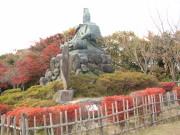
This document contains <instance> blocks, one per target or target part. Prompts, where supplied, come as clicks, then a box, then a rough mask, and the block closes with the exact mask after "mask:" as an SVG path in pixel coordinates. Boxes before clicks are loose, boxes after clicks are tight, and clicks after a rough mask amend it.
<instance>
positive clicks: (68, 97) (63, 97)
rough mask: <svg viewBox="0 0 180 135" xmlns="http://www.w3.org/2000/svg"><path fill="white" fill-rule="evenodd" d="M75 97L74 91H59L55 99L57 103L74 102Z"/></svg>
mask: <svg viewBox="0 0 180 135" xmlns="http://www.w3.org/2000/svg"><path fill="white" fill-rule="evenodd" d="M73 96H74V90H59V91H58V92H56V93H55V95H54V97H53V99H54V100H55V101H56V102H57V103H60V102H67V101H72V100H73Z"/></svg>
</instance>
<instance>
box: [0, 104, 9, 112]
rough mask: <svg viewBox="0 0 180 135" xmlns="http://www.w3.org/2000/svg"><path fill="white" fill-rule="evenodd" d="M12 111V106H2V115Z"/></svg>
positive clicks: (0, 106) (0, 107)
mask: <svg viewBox="0 0 180 135" xmlns="http://www.w3.org/2000/svg"><path fill="white" fill-rule="evenodd" d="M10 110H11V106H10V105H2V104H0V115H2V114H6V113H7V112H8V111H10Z"/></svg>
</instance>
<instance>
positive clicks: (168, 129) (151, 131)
mask: <svg viewBox="0 0 180 135" xmlns="http://www.w3.org/2000/svg"><path fill="white" fill-rule="evenodd" d="M127 135H180V121H175V122H174V121H172V122H168V123H165V124H159V125H154V126H152V127H148V128H145V129H140V130H136V131H131V132H130V133H127Z"/></svg>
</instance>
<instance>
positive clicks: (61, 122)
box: [60, 112, 63, 135]
mask: <svg viewBox="0 0 180 135" xmlns="http://www.w3.org/2000/svg"><path fill="white" fill-rule="evenodd" d="M62 117H63V115H62V112H60V128H61V135H63V126H62V124H63V118H62Z"/></svg>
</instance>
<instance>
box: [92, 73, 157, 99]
mask: <svg viewBox="0 0 180 135" xmlns="http://www.w3.org/2000/svg"><path fill="white" fill-rule="evenodd" d="M157 85H158V81H157V79H156V78H155V77H153V76H151V75H146V74H143V73H139V72H116V73H114V74H103V75H101V76H99V77H98V79H97V80H96V83H95V89H96V91H97V92H98V93H101V95H105V96H109V95H120V94H127V93H128V92H129V91H133V90H139V89H144V88H146V87H155V86H157Z"/></svg>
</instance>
